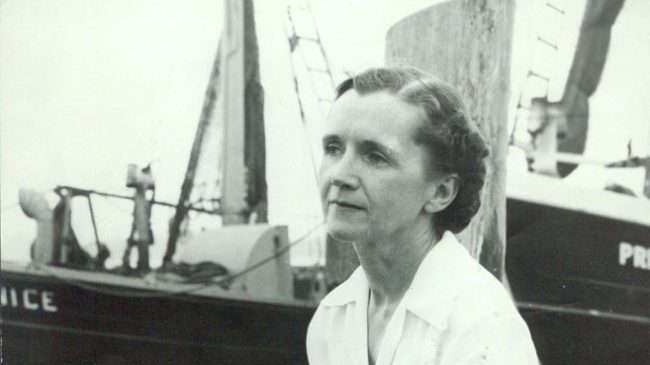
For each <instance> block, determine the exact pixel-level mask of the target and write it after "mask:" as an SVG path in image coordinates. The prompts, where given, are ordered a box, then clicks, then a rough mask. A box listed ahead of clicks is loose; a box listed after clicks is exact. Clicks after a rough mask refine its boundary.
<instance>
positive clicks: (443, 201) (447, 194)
mask: <svg viewBox="0 0 650 365" xmlns="http://www.w3.org/2000/svg"><path fill="white" fill-rule="evenodd" d="M434 184H435V190H434V191H433V193H432V194H431V198H430V199H429V200H428V201H427V202H426V203H425V204H424V210H425V211H426V212H427V213H437V212H440V211H442V210H444V209H445V208H447V206H449V204H451V202H453V201H454V199H455V198H456V194H458V187H459V185H460V179H459V177H458V175H457V174H449V175H447V176H445V177H443V178H442V179H439V180H437V181H436V182H434Z"/></svg>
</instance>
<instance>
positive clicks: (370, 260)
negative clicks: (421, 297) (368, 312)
mask: <svg viewBox="0 0 650 365" xmlns="http://www.w3.org/2000/svg"><path fill="white" fill-rule="evenodd" d="M410 232H411V234H409V235H402V236H400V235H397V236H396V237H390V238H387V239H385V240H382V241H380V242H376V241H375V242H359V243H355V244H354V249H355V251H356V253H357V256H358V257H359V262H360V263H361V266H362V267H363V270H364V272H365V273H366V277H367V279H368V283H369V284H370V290H371V292H372V298H373V300H374V301H375V302H376V303H375V304H379V305H381V304H389V305H390V304H391V303H393V304H394V303H398V302H399V301H400V300H401V299H402V297H403V296H404V293H406V291H407V290H408V288H409V287H410V286H411V282H412V281H413V278H414V277H415V273H416V272H417V270H418V268H419V267H420V264H421V263H422V260H423V259H424V257H425V256H426V254H427V253H428V252H429V251H430V250H431V248H433V246H435V245H436V243H438V241H439V240H440V236H439V235H438V234H436V233H435V231H434V230H433V229H422V230H415V234H413V231H410Z"/></svg>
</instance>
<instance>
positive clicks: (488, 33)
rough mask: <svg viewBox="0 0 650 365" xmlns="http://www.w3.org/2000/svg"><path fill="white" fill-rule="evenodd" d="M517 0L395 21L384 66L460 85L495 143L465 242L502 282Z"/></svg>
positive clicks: (448, 6)
mask: <svg viewBox="0 0 650 365" xmlns="http://www.w3.org/2000/svg"><path fill="white" fill-rule="evenodd" d="M514 7H515V5H514V0H457V1H451V2H446V3H442V4H437V5H434V6H431V7H429V8H427V9H425V10H422V11H420V12H418V13H416V14H414V15H411V16H409V17H407V18H406V19H404V20H402V21H400V22H398V23H397V24H395V25H394V26H393V27H392V28H391V29H390V30H389V32H388V35H387V37H386V63H387V64H389V65H409V66H414V67H417V68H420V69H422V70H425V71H427V72H430V73H431V74H433V75H436V76H438V77H440V78H441V79H443V80H445V81H447V82H449V83H450V84H452V85H454V86H455V87H456V88H457V89H458V90H459V91H460V93H461V94H462V96H463V97H464V99H465V102H466V104H467V107H468V110H469V113H470V116H471V117H472V119H474V121H476V122H477V124H478V126H479V128H480V129H481V131H482V132H483V135H484V136H485V138H486V139H487V141H488V144H489V146H490V156H489V157H488V159H487V164H488V172H487V183H486V186H485V189H484V191H483V196H482V206H481V209H480V210H479V212H478V214H477V216H476V217H475V218H474V220H473V221H472V223H471V224H470V226H469V227H468V228H467V229H466V230H465V231H463V232H462V234H461V237H460V240H461V242H463V244H464V245H465V246H466V247H467V248H468V249H469V251H470V253H471V254H472V255H473V256H474V257H476V258H478V259H480V262H481V264H483V266H485V267H486V268H487V269H488V270H490V271H491V272H492V273H493V274H494V275H495V276H496V277H497V278H499V279H503V278H504V265H505V264H504V262H505V243H506V193H505V178H506V171H505V168H506V154H507V147H508V146H507V108H508V99H509V96H510V92H509V89H510V77H509V75H510V54H511V44H512V31H513V24H514Z"/></svg>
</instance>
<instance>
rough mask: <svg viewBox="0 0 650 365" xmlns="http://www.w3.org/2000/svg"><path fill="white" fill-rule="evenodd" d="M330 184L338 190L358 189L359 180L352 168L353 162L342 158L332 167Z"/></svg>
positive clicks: (350, 159) (346, 157)
mask: <svg viewBox="0 0 650 365" xmlns="http://www.w3.org/2000/svg"><path fill="white" fill-rule="evenodd" d="M333 167H334V168H333V171H332V175H331V177H330V182H331V183H332V185H334V186H337V187H339V188H347V189H356V188H358V187H359V178H358V176H357V172H358V171H356V169H355V166H354V161H353V159H352V158H350V157H349V156H345V157H343V158H342V159H341V160H339V161H338V162H337V163H336V165H335V166H333Z"/></svg>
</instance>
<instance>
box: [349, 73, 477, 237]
mask: <svg viewBox="0 0 650 365" xmlns="http://www.w3.org/2000/svg"><path fill="white" fill-rule="evenodd" d="M350 89H354V90H356V91H357V92H358V93H359V94H362V95H363V94H368V93H372V92H378V91H388V92H390V93H393V94H395V95H396V96H398V97H400V98H401V99H402V100H403V101H405V102H407V103H409V104H411V105H416V106H419V107H421V108H422V109H423V110H424V111H425V113H426V116H427V118H426V120H425V121H424V122H425V123H422V126H421V128H420V130H419V131H418V132H419V133H417V134H416V135H415V141H416V143H419V144H422V145H424V146H426V147H427V149H428V151H429V153H430V155H431V156H432V157H433V161H434V164H435V165H434V166H432V167H431V170H432V171H435V172H441V173H456V174H457V175H458V177H459V185H458V193H457V194H456V198H455V199H454V200H453V201H452V203H451V204H450V205H449V206H447V208H445V209H444V210H442V211H441V212H438V213H437V214H435V215H434V221H433V224H434V229H436V231H438V232H444V231H445V230H449V231H452V232H454V233H458V232H460V231H462V230H463V229H465V227H467V225H468V224H469V222H470V220H471V219H472V217H474V215H475V214H476V212H477V211H478V209H479V207H480V206H481V188H482V187H483V184H484V182H485V173H486V168H485V162H484V161H483V159H484V158H485V157H486V156H487V155H488V148H487V146H486V144H485V140H484V139H483V137H482V136H481V134H480V132H479V130H478V128H477V127H476V125H475V124H474V122H472V121H471V120H470V119H469V117H468V116H467V112H466V110H465V105H464V104H463V102H462V100H461V97H460V95H459V94H458V92H457V91H456V90H455V89H454V88H453V87H451V86H450V85H449V84H447V83H445V82H444V81H442V80H439V79H437V78H436V77H434V76H431V75H429V74H427V73H425V72H423V71H420V70H418V69H415V68H407V67H384V68H373V69H369V70H366V71H364V72H362V73H361V74H358V75H355V76H353V77H351V78H349V79H347V80H345V81H344V82H343V83H341V84H340V85H339V86H338V87H337V89H336V98H337V99H338V98H339V97H340V96H341V95H343V94H344V93H345V92H347V91H348V90H350Z"/></svg>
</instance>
